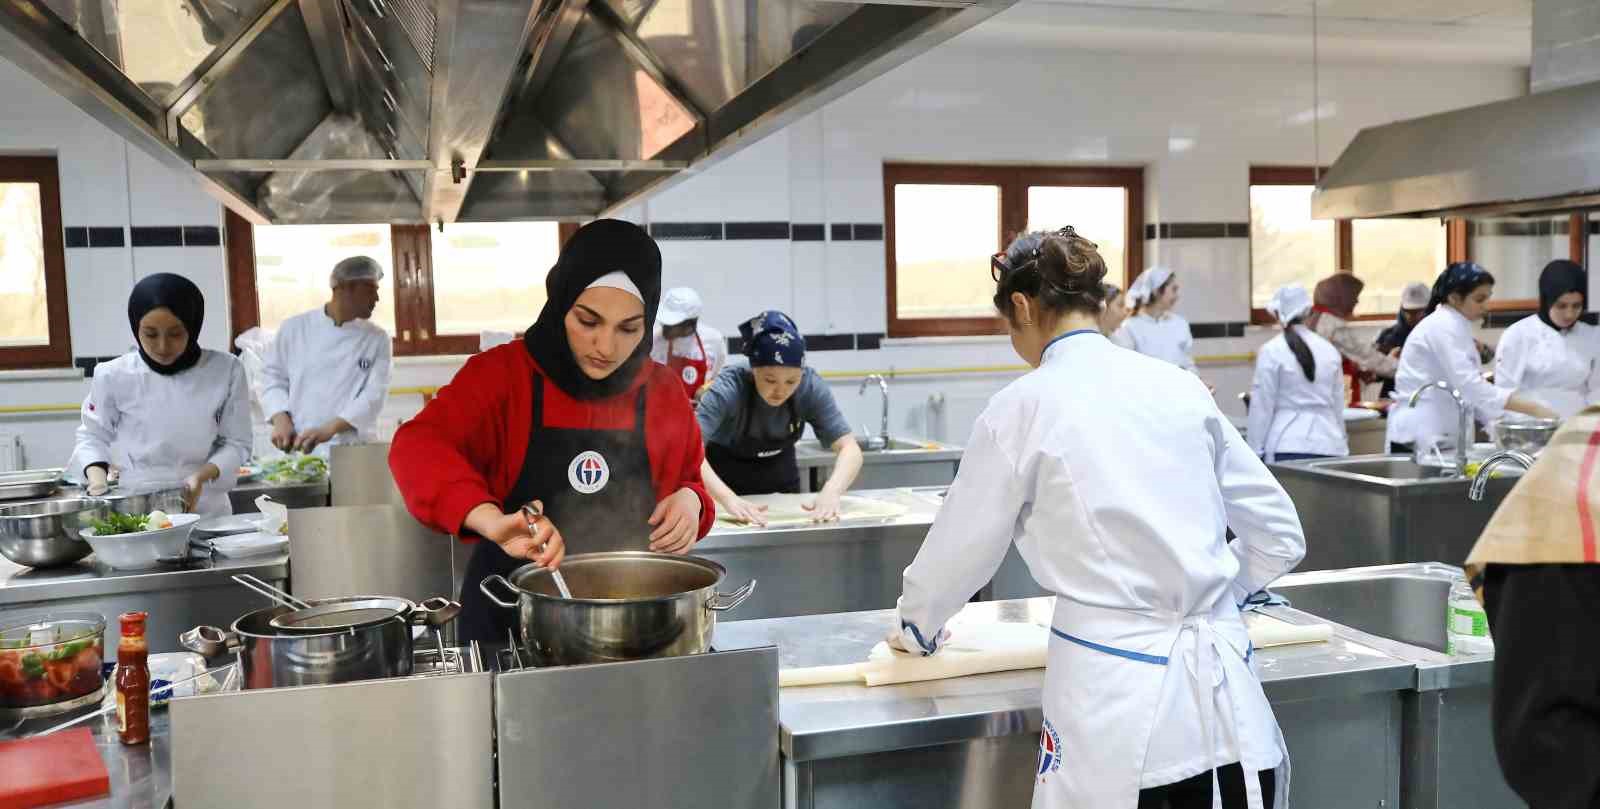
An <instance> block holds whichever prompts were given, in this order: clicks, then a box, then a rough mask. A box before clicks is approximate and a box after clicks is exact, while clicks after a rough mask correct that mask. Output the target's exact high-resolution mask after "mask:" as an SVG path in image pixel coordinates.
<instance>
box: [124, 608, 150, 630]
mask: <svg viewBox="0 0 1600 809" xmlns="http://www.w3.org/2000/svg"><path fill="white" fill-rule="evenodd" d="M149 617H150V614H149V613H146V612H125V613H123V614H122V615H120V616H118V618H119V620H120V621H121V622H122V634H124V635H143V634H144V622H145V619H147V618H149Z"/></svg>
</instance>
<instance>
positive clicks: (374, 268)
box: [328, 256, 383, 287]
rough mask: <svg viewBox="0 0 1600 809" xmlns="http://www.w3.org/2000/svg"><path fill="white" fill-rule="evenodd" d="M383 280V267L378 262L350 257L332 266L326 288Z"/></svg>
mask: <svg viewBox="0 0 1600 809" xmlns="http://www.w3.org/2000/svg"><path fill="white" fill-rule="evenodd" d="M382 280H383V267H382V266H381V265H379V264H378V262H376V261H374V260H372V259H371V258H368V257H367V256H351V257H349V258H347V259H345V260H344V261H341V262H339V263H338V264H335V265H333V272H332V273H331V274H330V275H329V276H328V286H330V287H337V286H339V285H340V284H343V283H346V282H349V281H372V282H374V283H376V282H378V281H382Z"/></svg>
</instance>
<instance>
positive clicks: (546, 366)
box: [522, 219, 661, 399]
mask: <svg viewBox="0 0 1600 809" xmlns="http://www.w3.org/2000/svg"><path fill="white" fill-rule="evenodd" d="M613 272H621V273H623V274H624V275H627V276H628V280H630V281H632V282H633V284H634V286H636V287H638V288H639V293H640V294H641V295H643V296H644V320H645V323H644V339H643V340H640V341H639V347H638V348H636V349H634V351H633V355H632V356H630V357H628V359H627V360H626V361H624V362H623V363H622V366H621V367H619V368H617V370H616V371H615V372H613V373H612V374H611V375H610V376H608V377H606V378H605V379H590V378H589V376H588V375H587V374H585V373H584V372H583V369H582V368H579V367H578V362H577V360H575V359H573V358H572V347H571V346H570V345H568V343H567V328H566V325H565V324H564V321H565V320H566V317H567V310H569V309H571V308H572V304H573V303H574V302H576V301H577V300H578V296H579V295H582V294H583V291H584V290H585V289H588V288H589V285H590V284H592V283H594V282H595V281H596V280H598V279H599V278H600V277H601V276H604V275H608V274H610V273H613ZM544 288H545V292H546V293H547V296H548V297H547V298H546V300H545V303H544V309H543V310H542V311H540V312H539V319H538V320H537V321H535V322H534V324H533V325H532V326H530V327H529V328H528V330H527V332H526V333H524V334H523V337H522V342H523V345H524V346H525V347H526V348H527V350H528V354H529V355H530V356H532V357H533V360H534V362H537V363H539V368H540V369H541V370H542V371H543V372H544V374H545V376H547V377H549V378H550V381H551V382H554V383H555V385H556V387H558V388H560V389H561V391H562V392H563V393H565V394H567V395H568V396H571V397H572V398H574V399H603V398H605V397H607V396H615V395H616V394H618V393H621V392H623V391H625V390H627V389H628V388H629V387H630V386H631V385H632V384H633V381H634V378H635V377H637V376H638V375H639V370H640V369H641V368H643V367H644V366H645V364H646V363H648V362H650V343H651V333H652V332H653V331H654V329H655V324H656V307H657V306H658V305H659V304H660V302H661V250H660V248H658V247H656V243H655V240H653V239H651V238H650V234H648V233H645V232H644V229H643V228H640V227H639V226H638V225H635V224H633V223H631V222H623V221H620V220H617V219H599V220H596V221H594V222H590V223H589V224H587V225H584V226H583V227H581V228H578V232H576V233H574V234H572V238H571V239H568V240H567V246H566V247H563V248H561V256H560V257H559V258H557V259H556V266H554V267H552V268H551V269H550V274H549V275H548V276H546V277H545V281H544Z"/></svg>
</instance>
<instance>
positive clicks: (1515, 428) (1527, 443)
mask: <svg viewBox="0 0 1600 809" xmlns="http://www.w3.org/2000/svg"><path fill="white" fill-rule="evenodd" d="M1559 429H1561V420H1560V419H1534V418H1520V417H1519V418H1514V419H1501V420H1500V421H1498V422H1496V423H1495V425H1494V432H1495V443H1496V444H1498V445H1499V447H1500V448H1501V449H1505V450H1516V451H1518V452H1526V453H1529V454H1533V453H1535V452H1538V451H1539V450H1542V449H1544V447H1545V445H1546V444H1548V443H1550V439H1551V438H1553V437H1554V436H1555V434H1556V430H1559Z"/></svg>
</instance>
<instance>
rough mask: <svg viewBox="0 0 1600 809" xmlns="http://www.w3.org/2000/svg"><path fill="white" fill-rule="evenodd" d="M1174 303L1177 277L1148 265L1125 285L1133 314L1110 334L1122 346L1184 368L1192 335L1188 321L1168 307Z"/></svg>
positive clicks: (1190, 362)
mask: <svg viewBox="0 0 1600 809" xmlns="http://www.w3.org/2000/svg"><path fill="white" fill-rule="evenodd" d="M1177 304H1178V278H1177V276H1176V275H1174V274H1173V272H1172V270H1169V269H1167V268H1166V267H1151V268H1150V269H1148V270H1145V271H1144V272H1142V273H1140V274H1139V277H1138V278H1136V279H1134V281H1133V285H1132V286H1130V287H1129V288H1128V306H1129V307H1131V308H1132V309H1133V315H1132V316H1131V317H1129V318H1128V319H1127V320H1125V321H1123V323H1122V327H1121V328H1119V329H1117V331H1116V332H1115V333H1114V334H1112V336H1111V341H1112V342H1113V343H1116V344H1117V345H1119V346H1122V347H1123V348H1127V349H1131V350H1133V351H1137V352H1139V353H1140V354H1144V355H1145V356H1148V357H1155V358H1156V359H1158V360H1163V361H1165V362H1169V363H1171V364H1173V365H1176V366H1178V367H1179V368H1182V369H1184V370H1186V371H1196V372H1198V371H1197V369H1196V367H1195V364H1194V335H1193V334H1192V333H1191V332H1190V331H1189V321H1187V320H1184V319H1183V316H1182V315H1179V314H1178V313H1176V312H1174V311H1172V309H1173V307H1175V306H1177Z"/></svg>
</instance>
